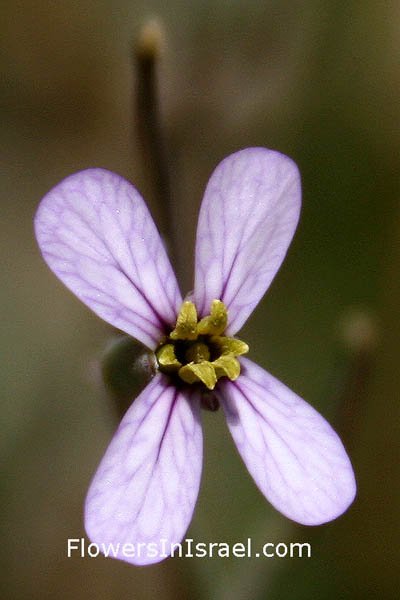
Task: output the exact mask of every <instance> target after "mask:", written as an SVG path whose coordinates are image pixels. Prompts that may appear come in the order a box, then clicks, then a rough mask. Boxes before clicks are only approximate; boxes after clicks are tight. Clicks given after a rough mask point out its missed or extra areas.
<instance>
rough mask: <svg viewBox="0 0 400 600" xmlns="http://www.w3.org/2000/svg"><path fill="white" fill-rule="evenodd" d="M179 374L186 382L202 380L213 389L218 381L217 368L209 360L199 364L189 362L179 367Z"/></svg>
mask: <svg viewBox="0 0 400 600" xmlns="http://www.w3.org/2000/svg"><path fill="white" fill-rule="evenodd" d="M178 375H179V377H180V378H181V379H183V381H185V382H186V383H197V382H199V381H201V382H202V383H204V385H205V386H206V387H208V389H209V390H213V389H214V388H215V384H216V383H217V376H216V374H215V369H214V367H213V366H212V364H211V363H210V362H208V361H204V362H202V363H198V364H196V363H189V364H188V365H185V366H184V367H181V368H180V369H179V372H178Z"/></svg>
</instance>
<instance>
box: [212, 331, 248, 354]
mask: <svg viewBox="0 0 400 600" xmlns="http://www.w3.org/2000/svg"><path fill="white" fill-rule="evenodd" d="M210 343H211V344H212V346H213V348H215V349H216V350H217V351H218V354H232V355H233V356H240V355H241V354H247V352H248V351H249V347H248V345H247V344H246V343H245V342H242V341H241V340H237V339H236V338H230V337H223V336H220V335H213V336H211V337H210Z"/></svg>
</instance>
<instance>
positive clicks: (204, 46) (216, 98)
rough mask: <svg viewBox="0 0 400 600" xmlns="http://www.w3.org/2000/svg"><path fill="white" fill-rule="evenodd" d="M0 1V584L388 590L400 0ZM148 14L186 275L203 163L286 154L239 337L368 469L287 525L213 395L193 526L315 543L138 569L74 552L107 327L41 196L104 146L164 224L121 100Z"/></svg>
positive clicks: (92, 455) (62, 591) (311, 594)
mask: <svg viewBox="0 0 400 600" xmlns="http://www.w3.org/2000/svg"><path fill="white" fill-rule="evenodd" d="M0 15H1V32H2V36H1V42H0V43H1V57H0V70H1V76H0V104H1V138H0V144H1V146H0V148H1V149H0V151H1V161H0V169H1V190H0V194H1V219H0V224H1V231H2V233H1V260H0V269H1V271H2V286H1V315H2V317H1V328H2V342H1V352H2V361H1V388H2V396H3V400H2V406H1V408H2V410H1V412H2V415H3V423H4V426H3V434H2V436H1V455H2V459H3V461H2V462H3V468H2V471H3V474H2V478H1V480H2V483H1V503H2V506H1V512H0V514H1V529H2V544H1V549H2V555H3V556H2V563H3V572H2V576H1V580H2V587H3V592H2V598H7V599H16V600H19V599H21V600H24V599H39V598H40V599H44V600H46V599H50V598H51V599H53V598H55V597H57V598H60V599H61V600H62V599H64V598H65V599H73V600H80V599H86V598H93V597H96V598H98V599H109V598H110V599H111V598H113V599H114V598H118V599H125V598H126V599H134V600H142V599H143V600H152V599H154V598H157V599H158V598H163V599H164V598H190V599H202V598H213V599H214V598H215V599H217V600H219V599H221V600H222V599H228V598H229V599H247V598H254V599H264V598H268V599H269V600H275V599H278V598H279V599H280V598H284V599H287V600H291V599H296V600H303V599H304V600H306V599H309V598H318V599H323V600H330V599H335V600H336V599H337V598H341V599H353V598H354V599H358V598H365V597H368V598H385V599H391V598H397V597H398V590H399V578H398V577H399V576H398V572H399V569H398V564H399V550H398V549H399V539H400V530H399V488H400V478H399V468H398V465H399V458H400V452H399V450H400V448H399V398H400V393H399V390H400V377H399V373H400V369H399V343H398V341H399V337H400V336H399V333H400V332H399V301H400V285H399V274H400V245H399V241H398V240H399V234H400V228H399V225H400V221H399V217H400V214H399V197H400V196H399V194H400V190H399V173H400V50H399V49H400V26H399V23H400V5H399V4H398V3H396V2H381V1H379V0H366V1H364V2H357V1H356V0H346V1H342V0H305V1H304V0H302V1H299V2H292V1H290V0H267V1H261V0H249V1H246V2H244V0H235V1H234V0H232V1H230V2H229V1H227V0H213V1H212V2H211V1H210V0H204V1H199V0H189V1H187V2H182V1H179V0H170V1H169V2H168V3H164V2H157V1H155V0H146V1H139V0H129V1H128V0H97V1H96V0H80V1H74V0H63V1H58V0H51V1H50V0H35V1H33V0H15V1H13V2H11V1H10V0H6V1H4V2H2V3H1V7H0ZM152 17H158V18H159V19H160V20H161V22H162V23H163V28H164V44H163V53H162V57H161V60H160V65H159V71H158V75H159V77H158V81H159V92H160V98H161V114H162V120H163V123H164V127H165V139H166V144H167V147H168V156H169V159H170V162H169V169H170V176H171V181H172V200H173V203H172V206H171V209H170V224H171V227H172V229H173V231H174V235H175V237H177V236H179V238H178V239H179V240H180V244H179V250H180V254H179V256H178V257H177V265H178V267H177V268H178V270H179V275H180V278H181V281H182V289H183V290H184V291H187V290H188V289H190V287H191V285H192V282H191V272H192V264H193V246H194V236H195V229H196V218H197V211H198V208H199V204H200V201H201V197H202V193H203V189H204V186H205V184H206V182H207V179H208V177H209V175H210V173H211V171H212V169H213V168H214V167H215V166H216V164H217V162H218V161H219V160H221V159H222V158H223V157H224V156H226V155H227V154H229V153H230V152H233V151H235V150H238V149H240V148H243V147H246V146H252V145H260V146H267V147H271V148H275V149H277V150H280V151H282V152H284V153H286V154H288V155H290V156H291V157H292V158H293V159H294V160H295V161H296V162H297V163H298V165H299V167H300V170H301V173H302V178H303V190H304V205H303V213H302V218H301V221H300V225H299V228H298V231H297V234H296V236H295V239H294V242H293V244H292V246H291V248H290V251H289V253H288V257H287V260H286V261H285V263H284V265H283V266H282V268H281V270H280V272H279V274H278V276H277V277H276V279H275V281H274V282H273V284H272V286H271V288H270V290H269V291H268V293H267V295H266V297H265V299H264V300H263V302H262V303H261V304H260V305H259V307H258V308H257V310H256V311H255V313H254V314H253V316H252V318H251V320H250V321H249V322H248V323H247V324H246V326H245V328H244V329H243V331H242V337H243V338H244V339H245V340H248V341H249V342H250V345H251V357H252V358H254V359H255V360H257V361H258V362H259V363H261V365H262V366H264V367H265V368H267V369H268V370H270V371H271V372H272V373H273V374H274V375H276V376H277V377H279V378H280V379H282V380H283V381H284V382H285V383H286V384H287V385H289V386H290V387H291V388H293V389H294V390H296V391H297V392H298V393H299V394H300V395H302V396H303V397H304V398H306V399H307V400H308V401H309V402H311V403H312V404H313V405H314V406H315V407H317V408H318V409H319V410H320V411H321V412H322V413H323V414H324V415H325V416H326V417H327V418H328V419H329V420H330V421H331V422H332V423H333V424H334V426H335V428H336V429H337V430H338V432H339V433H340V434H341V435H342V437H343V439H344V441H345V444H346V446H347V448H348V451H349V453H350V455H351V458H352V461H353V464H354V467H355V471H356V474H357V478H358V485H359V492H358V497H357V500H356V501H355V503H354V505H353V506H352V507H351V508H350V510H349V511H348V512H347V513H346V514H345V515H344V516H343V517H341V518H340V519H338V520H337V521H335V522H333V523H330V524H327V525H325V526H321V527H318V528H307V527H302V526H299V525H296V524H294V523H292V522H290V521H288V520H287V519H285V518H284V517H282V516H281V515H280V514H278V513H277V512H276V511H275V510H274V509H273V508H272V507H270V506H269V505H268V504H267V502H266V501H265V500H264V498H263V497H262V496H261V494H260V493H259V492H258V490H257V489H256V487H255V485H254V484H253V482H252V480H251V478H250V477H249V476H248V474H247V472H246V470H245V467H244V466H243V464H242V462H241V460H240V459H239V457H238V455H237V453H236V450H235V448H234V446H233V443H232V441H231V439H230V437H229V433H228V431H227V429H226V427H225V423H224V420H223V415H222V414H221V413H220V412H219V413H216V414H211V413H207V414H204V426H205V464H204V473H203V480H202V487H201V493H200V497H199V501H198V504H197V508H196V512H195V517H194V519H193V522H192V524H191V527H190V530H189V532H188V537H192V538H194V539H195V540H196V541H205V542H207V541H210V542H211V541H227V542H231V543H232V542H235V541H244V540H246V539H247V538H248V537H251V538H252V539H253V544H258V543H260V544H262V543H264V542H267V541H268V542H273V543H277V542H279V541H283V542H286V543H290V542H291V541H305V542H309V543H311V544H312V558H311V559H307V558H302V559H300V558H298V559H296V558H292V559H290V558H270V559H256V558H253V559H239V558H230V559H226V558H225V559H222V558H221V559H218V558H207V559H206V558H202V559H190V558H187V559H174V560H168V561H166V562H164V563H161V564H159V565H156V566H152V567H147V568H135V567H133V566H131V565H128V564H124V563H122V562H119V561H115V560H111V559H105V558H102V557H100V558H96V559H90V558H86V559H81V558H79V556H76V555H75V556H74V557H73V558H69V559H68V558H67V557H66V547H67V539H68V537H74V538H76V537H81V536H83V535H84V531H83V526H82V507H83V502H84V497H85V494H86V490H87V487H88V485H89V482H90V479H91V477H92V475H93V473H94V471H95V469H96V466H97V464H98V462H99V460H100V458H101V456H102V454H103V452H104V450H105V448H106V446H107V444H108V442H109V440H110V438H111V436H112V432H113V430H114V429H115V427H116V425H117V420H116V417H115V412H114V410H113V407H112V406H111V403H110V401H109V399H108V397H107V396H106V394H105V393H104V391H103V389H102V386H101V382H100V378H99V357H100V355H101V353H102V351H103V348H104V346H105V345H106V344H107V342H108V341H109V339H110V336H112V335H114V332H113V331H112V330H111V328H110V327H109V326H108V325H107V324H105V323H104V322H102V321H101V320H99V319H98V318H97V317H96V316H95V315H94V314H92V313H91V312H90V311H89V310H88V309H86V307H84V306H83V305H82V304H81V303H80V302H79V301H78V300H77V299H76V298H75V297H74V296H73V295H72V294H71V293H70V292H69V291H67V289H66V288H64V287H63V285H62V284H61V283H59V282H58V280H57V279H56V278H55V277H54V275H53V274H52V273H51V272H50V270H49V269H48V268H47V267H46V265H45V263H44V262H43V260H42V259H41V257H40V254H39V251H38V248H37V246H36V242H35V239H34V236H33V229H32V218H33V215H34V212H35V209H36V207H37V205H38V202H39V201H40V199H41V197H42V196H43V195H44V194H45V193H46V192H47V191H48V190H49V189H50V188H51V187H52V186H53V185H55V184H56V183H57V182H58V181H60V180H61V179H62V178H63V177H65V176H67V175H68V174H70V173H72V172H74V171H77V170H80V169H84V168H86V167H91V166H102V167H105V168H108V169H111V170H115V171H116V172H118V173H120V174H122V175H124V176H125V177H127V178H128V179H130V180H131V181H133V182H134V183H135V185H136V186H137V187H138V188H139V189H140V190H141V191H142V193H143V194H144V195H145V197H146V198H147V199H148V201H149V204H150V206H151V209H152V212H153V214H154V216H155V218H156V219H158V220H159V221H158V222H159V223H160V224H162V211H161V208H160V206H159V204H157V202H156V199H155V194H154V189H153V187H154V186H152V181H151V177H149V174H148V173H146V172H145V170H144V169H143V168H142V164H143V161H142V156H141V146H140V143H139V138H138V136H137V135H136V134H135V131H136V130H135V114H134V111H133V109H132V106H133V97H134V90H135V89H136V87H135V86H136V85H137V80H136V79H135V72H134V69H133V62H132V43H133V40H134V39H135V37H137V36H138V33H139V31H140V28H141V26H142V25H143V23H145V22H146V21H147V20H148V19H149V18H152Z"/></svg>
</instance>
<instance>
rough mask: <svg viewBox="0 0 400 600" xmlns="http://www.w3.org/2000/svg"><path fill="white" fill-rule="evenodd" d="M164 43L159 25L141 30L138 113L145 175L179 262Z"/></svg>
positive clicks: (137, 61)
mask: <svg viewBox="0 0 400 600" xmlns="http://www.w3.org/2000/svg"><path fill="white" fill-rule="evenodd" d="M162 39H163V35H162V30H161V28H160V25H159V23H158V22H157V21H150V22H149V23H148V24H146V25H145V26H144V27H143V28H142V29H141V31H140V34H139V36H138V39H137V42H136V44H135V46H134V68H135V74H136V88H135V97H134V111H135V117H136V118H135V121H136V133H137V136H138V141H139V145H140V155H141V159H142V161H143V167H144V172H145V174H146V176H147V178H148V181H150V182H151V183H152V186H153V194H154V199H155V201H156V202H157V204H158V206H159V207H160V210H161V214H162V221H163V222H162V228H161V230H162V233H163V234H164V237H165V239H166V242H167V244H168V246H169V250H170V254H172V257H171V258H173V259H176V247H175V245H174V240H173V230H172V222H171V208H172V203H171V186H170V176H169V168H168V159H167V152H166V143H165V137H164V132H163V127H162V123H161V117H160V107H159V97H158V85H157V67H158V64H159V60H160V57H161V47H162Z"/></svg>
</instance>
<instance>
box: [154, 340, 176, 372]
mask: <svg viewBox="0 0 400 600" xmlns="http://www.w3.org/2000/svg"><path fill="white" fill-rule="evenodd" d="M156 357H157V360H158V364H159V366H160V367H161V370H162V371H164V372H166V373H173V372H174V371H177V370H178V369H179V368H180V367H181V366H182V363H180V362H179V360H178V359H177V358H176V356H175V347H174V345H173V344H165V345H164V346H161V348H160V349H159V350H157V352H156Z"/></svg>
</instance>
